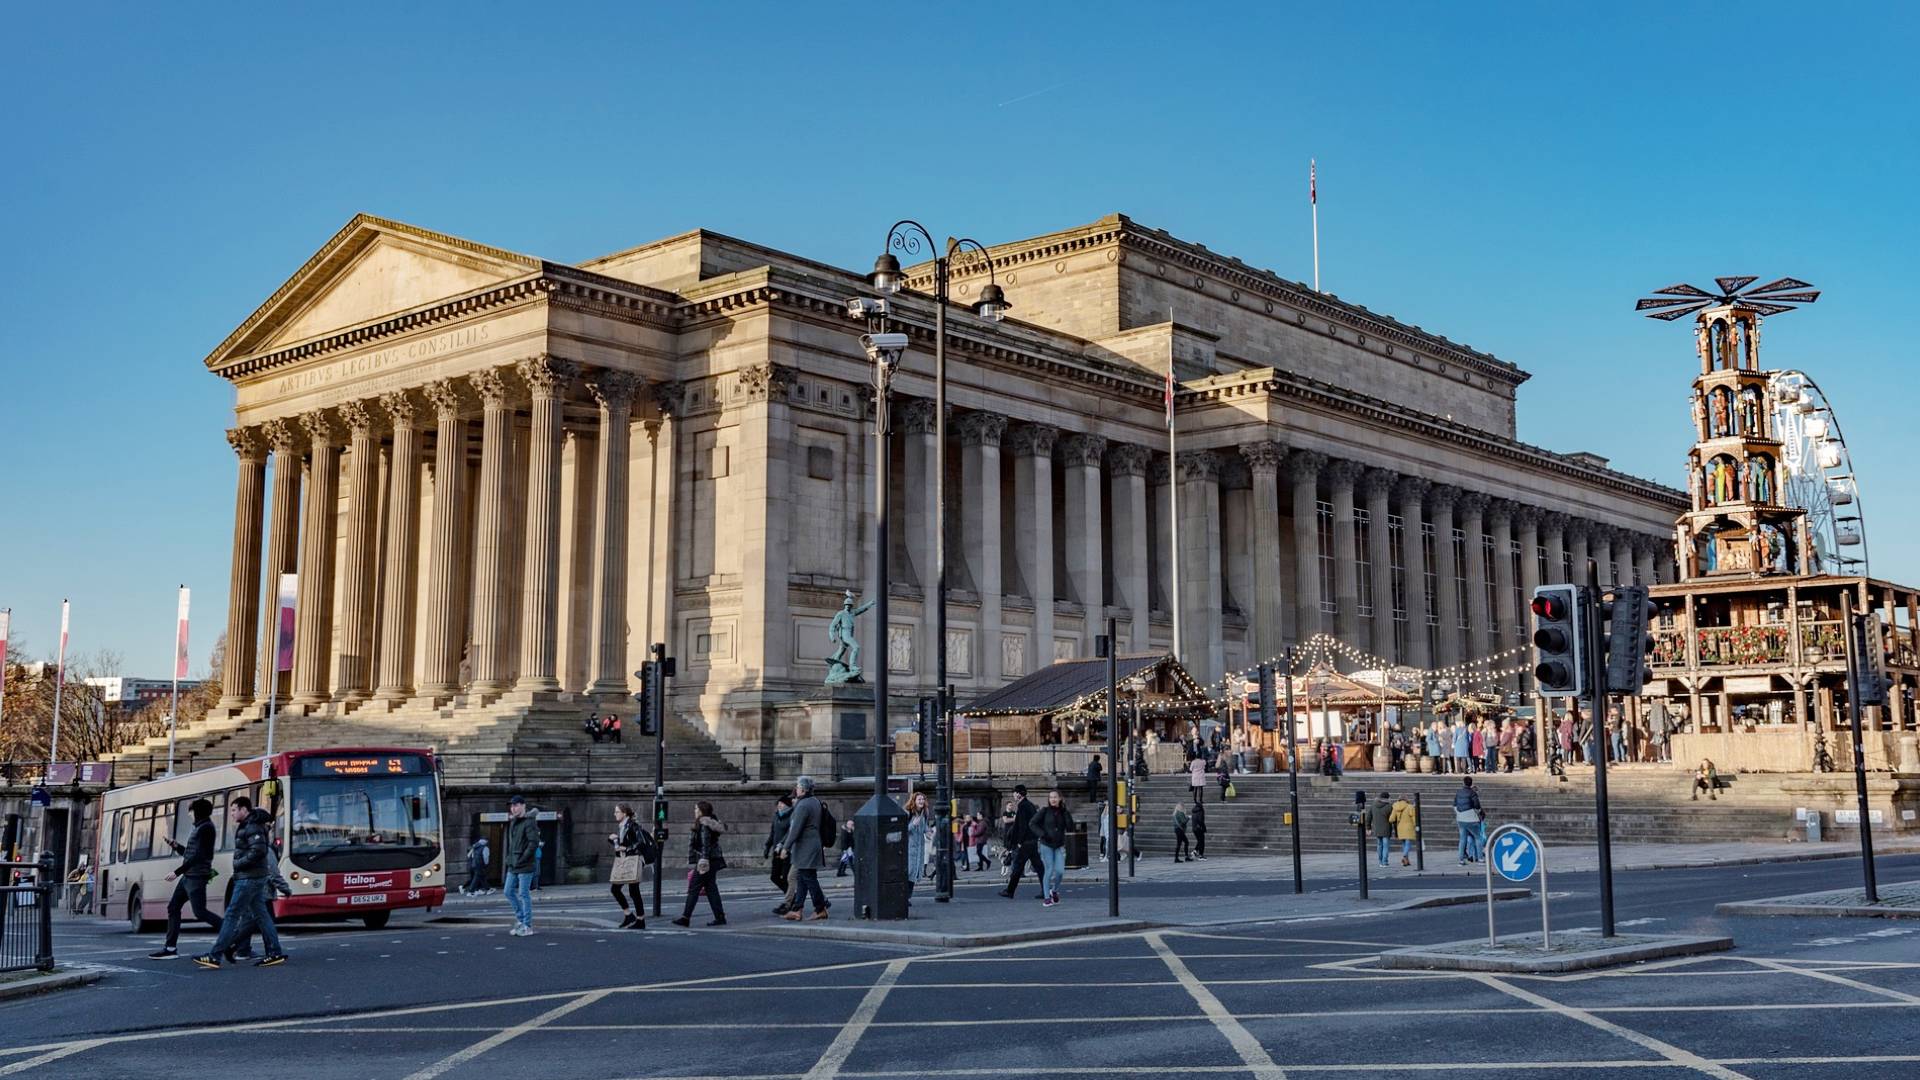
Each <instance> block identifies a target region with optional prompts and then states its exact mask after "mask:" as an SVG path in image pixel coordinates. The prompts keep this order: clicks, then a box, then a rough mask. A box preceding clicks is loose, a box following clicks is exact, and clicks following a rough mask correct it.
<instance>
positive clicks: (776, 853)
mask: <svg viewBox="0 0 1920 1080" xmlns="http://www.w3.org/2000/svg"><path fill="white" fill-rule="evenodd" d="M792 827H793V796H792V795H790V794H787V793H785V792H782V793H781V795H780V797H779V798H778V799H775V800H774V801H773V820H772V821H771V822H769V823H768V825H767V842H766V843H765V844H764V845H762V846H761V848H760V854H761V856H762V857H764V858H766V859H768V860H769V863H768V866H767V880H769V881H771V882H773V887H774V888H776V889H779V890H780V891H781V892H783V893H785V894H786V895H785V896H783V897H782V898H781V900H780V905H779V906H778V907H776V908H774V909H773V913H774V914H775V915H785V914H786V913H787V911H788V909H790V908H791V907H792V906H793V857H792V856H790V855H788V854H787V851H786V849H785V848H784V847H782V846H781V845H782V844H785V843H786V842H787V831H788V830H789V829H791V828H792Z"/></svg>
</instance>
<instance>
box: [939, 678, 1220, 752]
mask: <svg viewBox="0 0 1920 1080" xmlns="http://www.w3.org/2000/svg"><path fill="white" fill-rule="evenodd" d="M1114 666H1115V671H1116V679H1117V685H1118V687H1119V691H1120V693H1119V701H1118V702H1116V703H1115V707H1116V710H1117V712H1118V715H1119V717H1120V723H1121V728H1120V735H1121V738H1122V739H1123V740H1125V739H1126V738H1128V736H1129V734H1131V735H1132V736H1133V737H1134V738H1135V739H1136V740H1138V741H1137V743H1136V745H1137V746H1140V747H1144V746H1146V745H1147V744H1150V743H1151V744H1159V743H1166V744H1169V745H1170V746H1175V747H1177V745H1178V744H1179V742H1180V740H1181V739H1182V738H1184V737H1185V736H1186V734H1187V731H1188V729H1189V727H1190V726H1192V725H1198V724H1200V723H1201V722H1202V721H1209V720H1212V719H1213V718H1214V716H1215V714H1216V713H1217V712H1218V708H1219V706H1218V704H1217V703H1216V702H1215V701H1214V700H1213V699H1212V698H1210V697H1208V696H1207V692H1206V690H1205V689H1204V688H1203V687H1201V685H1200V684H1199V683H1198V682H1195V681H1194V678H1193V676H1192V675H1189V674H1188V673H1187V669H1186V668H1184V667H1182V666H1180V662H1179V661H1177V660H1175V659H1174V658H1173V656H1172V655H1171V654H1169V653H1136V654H1133V655H1129V656H1121V657H1119V658H1118V659H1117V660H1116V661H1115V665H1114ZM955 729H956V731H955V740H954V756H955V759H956V760H955V763H954V765H955V768H957V769H960V770H961V771H963V772H974V773H984V772H985V771H987V765H988V759H989V755H990V756H991V763H992V771H993V772H995V773H1022V772H1031V773H1035V774H1038V773H1073V772H1079V771H1082V770H1084V769H1085V768H1086V764H1087V760H1088V759H1089V758H1091V757H1092V756H1093V755H1094V754H1104V752H1105V750H1106V745H1107V662H1106V661H1105V660H1061V661H1057V662H1055V663H1053V664H1049V665H1048V666H1046V667H1044V668H1041V669H1040V670H1039V671H1036V672H1034V673H1033V674H1031V675H1028V676H1026V677H1025V678H1023V679H1019V680H1017V681H1015V682H1011V683H1008V684H1007V685H1006V686H1003V687H1001V688H1000V689H998V690H995V691H993V692H991V693H989V694H986V695H984V696H982V697H980V698H978V699H977V700H975V701H974V702H973V703H971V704H969V705H968V706H966V707H965V708H963V709H961V710H959V711H958V712H957V713H956V714H955ZM969 758H971V761H972V764H971V765H968V764H966V763H965V762H966V761H967V760H968V759H969ZM1029 766H1031V767H1029ZM1107 767H1108V768H1111V767H1112V763H1111V762H1108V763H1107Z"/></svg>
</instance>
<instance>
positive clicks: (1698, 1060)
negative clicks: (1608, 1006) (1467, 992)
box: [1474, 974, 1751, 1080]
mask: <svg viewBox="0 0 1920 1080" xmlns="http://www.w3.org/2000/svg"><path fill="white" fill-rule="evenodd" d="M1474 979H1475V980H1476V981H1478V982H1482V983H1485V984H1486V985H1488V986H1490V987H1492V988H1493V989H1495V990H1498V991H1500V992H1501V993H1503V994H1510V995H1512V996H1513V997H1517V998H1519V999H1520V1000H1521V1001H1525V1002H1528V1003H1529V1004H1533V1005H1538V1006H1540V1007H1541V1008H1543V1009H1548V1010H1551V1011H1552V1012H1555V1013H1558V1014H1559V1015H1561V1016H1564V1017H1566V1018H1567V1019H1569V1020H1578V1021H1579V1022H1581V1023H1583V1024H1586V1025H1587V1026H1588V1027H1594V1028H1599V1029H1600V1030H1601V1031H1605V1032H1608V1033H1609V1034H1613V1035H1618V1036H1620V1037H1621V1038H1623V1039H1625V1040H1627V1041H1628V1042H1630V1043H1633V1044H1634V1045H1636V1046H1640V1047H1644V1048H1645V1049H1648V1050H1651V1051H1653V1052H1654V1053H1656V1054H1659V1055H1660V1056H1661V1057H1663V1058H1666V1059H1667V1061H1669V1062H1671V1063H1673V1064H1676V1065H1685V1066H1687V1067H1689V1068H1692V1069H1697V1070H1699V1071H1700V1072H1703V1073H1706V1074H1707V1075H1708V1076H1713V1077H1718V1078H1719V1080H1751V1078H1750V1077H1747V1076H1746V1075H1745V1074H1742V1073H1737V1072H1734V1071H1733V1070H1732V1069H1729V1068H1727V1067H1726V1066H1724V1065H1715V1064H1714V1063H1713V1062H1711V1061H1708V1060H1707V1059H1706V1058H1703V1057H1701V1056H1700V1055H1698V1054H1696V1053H1694V1052H1693V1051H1691V1050H1682V1049H1681V1048H1680V1047H1678V1046H1675V1045H1673V1044H1672V1043H1667V1042H1661V1041H1660V1040H1659V1039H1656V1038H1654V1037H1653V1036H1651V1035H1646V1034H1642V1033H1641V1032H1638V1031H1635V1030H1633V1029H1632V1028H1625V1027H1621V1026H1620V1025H1619V1024H1616V1023H1614V1022H1613V1021H1611V1020H1603V1019H1601V1018H1600V1017H1598V1016H1595V1015H1594V1014H1592V1013H1590V1012H1587V1011H1586V1010H1585V1009H1576V1008H1574V1007H1573V1006H1571V1005H1562V1004H1561V1003H1559V1002H1557V1001H1555V1000H1553V999H1552V998H1549V997H1542V996H1541V995H1539V994H1536V993H1534V992H1533V991H1531V990H1522V989H1521V988H1519V987H1517V986H1513V985H1510V984H1508V983H1505V982H1502V981H1501V980H1499V979H1496V978H1494V977H1493V976H1491V975H1478V974H1476V975H1475V976H1474Z"/></svg>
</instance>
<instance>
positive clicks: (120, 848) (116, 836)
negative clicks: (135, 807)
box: [110, 810, 133, 862]
mask: <svg viewBox="0 0 1920 1080" xmlns="http://www.w3.org/2000/svg"><path fill="white" fill-rule="evenodd" d="M132 817H133V815H132V813H131V812H129V811H126V810H122V811H120V812H119V813H117V814H114V815H113V847H112V848H111V849H110V850H111V851H112V853H113V861H114V862H126V861H127V841H129V840H132V839H133V828H132V824H131V821H130V819H131V818H132Z"/></svg>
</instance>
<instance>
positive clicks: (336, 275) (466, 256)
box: [207, 214, 542, 367]
mask: <svg viewBox="0 0 1920 1080" xmlns="http://www.w3.org/2000/svg"><path fill="white" fill-rule="evenodd" d="M541 265H542V263H541V261H540V260H539V259H536V258H533V257H531V256H527V255H519V254H515V253H514V252H511V251H501V250H499V249H498V248H490V247H486V246H484V245H481V244H475V243H473V242H471V241H468V240H461V239H459V238H458V237H453V236H448V235H446V234H444V233H436V232H431V231H429V230H426V229H421V228H416V227H414V226H412V225H406V224H403V223H401V222H397V221H388V220H386V219H384V218H376V217H371V216H369V215H366V214H361V215H359V216H358V217H355V218H354V219H353V220H352V221H350V222H348V223H347V226H346V228H344V229H341V230H340V231H339V232H338V233H336V234H335V235H334V237H333V239H331V240H329V241H327V243H326V245H325V246H324V247H322V248H321V249H320V250H319V251H318V252H315V253H314V256H313V257H312V258H311V259H308V260H307V262H306V265H304V266H302V267H301V268H300V270H299V271H298V272H297V273H295V274H294V275H293V277H291V278H289V279H287V282H286V284H284V285H282V286H281V287H280V288H279V289H278V290H277V291H276V292H275V293H274V294H273V295H272V296H271V297H269V298H268V300H267V302H266V303H264V304H262V305H260V307H259V309H258V310H256V311H255V312H254V313H253V314H252V315H250V316H248V318H247V321H246V322H244V323H242V324H240V327H239V329H237V330H235V331H234V332H233V333H232V334H230V335H229V336H228V337H227V340H225V341H223V342H221V344H220V347H219V348H217V349H215V350H214V351H213V354H212V355H211V356H209V357H207V366H208V367H219V366H220V365H221V364H223V363H225V362H226V361H228V360H230V359H233V358H235V357H240V356H247V355H251V354H253V353H260V352H267V351H271V350H274V349H279V348H284V347H286V346H289V345H295V344H298V343H300V342H303V341H309V340H312V339H314V338H318V337H323V336H325V335H327V334H331V333H336V332H338V331H341V330H345V329H348V328H350V327H355V326H360V325H362V324H365V323H368V322H373V321H376V320H378V319H381V318H385V317H387V316H389V315H394V314H398V313H401V312H406V311H412V310H414V309H416V308H420V307H424V306H426V305H429V304H432V303H434V302H435V301H439V300H445V299H447V298H449V297H454V296H462V295H465V294H467V293H472V292H477V291H479V290H481V289H485V288H487V287H489V286H492V285H498V284H501V283H503V282H507V281H513V280H515V279H518V278H522V277H525V276H527V275H528V274H530V273H534V272H537V271H538V270H539V269H540V268H541Z"/></svg>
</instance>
